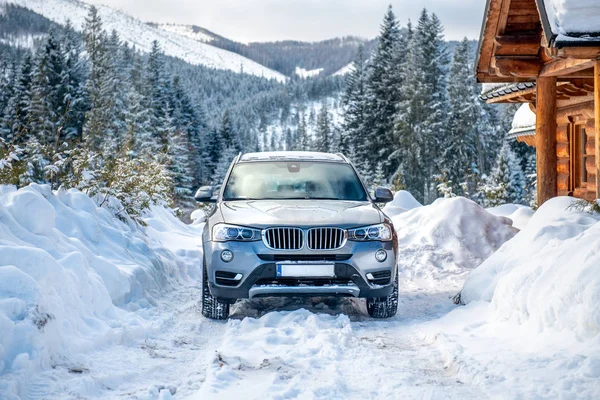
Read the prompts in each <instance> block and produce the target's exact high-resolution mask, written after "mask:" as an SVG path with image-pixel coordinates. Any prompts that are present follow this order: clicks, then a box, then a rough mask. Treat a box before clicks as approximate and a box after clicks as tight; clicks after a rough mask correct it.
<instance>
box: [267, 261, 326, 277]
mask: <svg viewBox="0 0 600 400" xmlns="http://www.w3.org/2000/svg"><path fill="white" fill-rule="evenodd" d="M334 276H335V265H334V264H323V263H321V264H285V263H282V264H277V277H278V278H279V277H292V278H331V277H334Z"/></svg>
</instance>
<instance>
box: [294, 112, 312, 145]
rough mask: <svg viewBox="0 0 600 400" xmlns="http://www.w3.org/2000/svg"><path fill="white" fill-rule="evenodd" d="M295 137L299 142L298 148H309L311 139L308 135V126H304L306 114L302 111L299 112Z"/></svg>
mask: <svg viewBox="0 0 600 400" xmlns="http://www.w3.org/2000/svg"><path fill="white" fill-rule="evenodd" d="M296 137H297V138H298V142H299V146H298V150H302V151H309V150H311V140H310V137H309V136H308V127H307V126H306V116H305V115H304V113H300V123H299V124H298V132H297V133H296Z"/></svg>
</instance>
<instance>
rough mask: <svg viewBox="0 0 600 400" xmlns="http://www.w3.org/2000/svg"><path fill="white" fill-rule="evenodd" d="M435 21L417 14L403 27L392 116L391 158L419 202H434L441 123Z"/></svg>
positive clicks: (442, 56)
mask: <svg viewBox="0 0 600 400" xmlns="http://www.w3.org/2000/svg"><path fill="white" fill-rule="evenodd" d="M445 46H446V45H445V42H444V39H443V28H442V26H441V23H440V21H439V19H438V18H437V17H436V16H435V14H433V15H431V16H430V15H429V14H428V12H427V10H425V9H423V11H422V12H421V16H420V18H419V22H418V24H417V27H416V29H415V30H414V31H413V30H412V27H411V26H410V25H409V29H408V49H407V53H406V64H405V68H404V69H403V70H404V76H403V79H404V80H403V85H402V93H401V101H400V102H399V104H398V107H397V110H396V126H395V127H396V135H397V137H398V142H399V143H400V146H399V149H398V151H397V153H396V155H397V156H398V157H399V159H400V162H401V168H400V169H399V171H401V173H402V174H403V179H404V181H405V184H406V187H407V190H409V191H410V192H411V193H412V194H413V195H414V196H415V197H416V198H417V199H418V200H419V201H425V202H430V201H432V200H433V199H434V198H435V197H436V196H437V192H436V190H435V186H436V183H435V176H437V175H438V174H439V170H437V168H438V165H439V164H440V162H439V161H440V160H439V158H440V154H439V151H440V149H441V148H442V146H443V145H442V142H443V138H444V135H445V126H446V122H447V104H446V79H447V73H446V71H447V64H448V60H447V50H446V47H445Z"/></svg>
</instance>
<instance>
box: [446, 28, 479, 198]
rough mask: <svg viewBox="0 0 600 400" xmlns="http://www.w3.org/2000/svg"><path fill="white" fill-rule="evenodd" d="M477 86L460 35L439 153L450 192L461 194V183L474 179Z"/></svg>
mask: <svg viewBox="0 0 600 400" xmlns="http://www.w3.org/2000/svg"><path fill="white" fill-rule="evenodd" d="M476 91H477V86H476V83H475V80H474V78H473V72H472V68H471V65H470V63H469V41H468V39H467V38H464V39H463V40H462V41H461V42H460V44H459V45H458V46H457V47H456V49H455V51H454V57H453V59H452V65H451V67H450V82H449V84H448V98H449V103H450V104H449V114H450V115H449V121H448V127H447V129H446V135H445V138H443V139H444V141H443V142H442V143H443V145H442V146H441V148H442V149H443V151H442V153H441V157H442V159H443V160H444V162H443V164H442V165H443V166H442V170H443V175H444V176H445V178H446V180H445V182H448V184H449V185H450V189H451V190H452V193H454V194H456V195H460V196H464V195H465V193H464V192H463V189H462V188H463V186H464V184H466V185H467V186H469V188H470V189H469V191H470V192H471V193H472V192H474V189H475V187H473V186H472V185H470V183H471V182H474V181H476V179H475V178H474V177H473V175H474V174H475V173H476V172H477V171H478V168H477V164H478V146H479V143H480V139H479V135H478V130H477V128H478V126H479V125H478V122H479V121H478V118H479V112H478V111H479V109H480V108H479V107H478V104H477V101H478V99H477V92H476Z"/></svg>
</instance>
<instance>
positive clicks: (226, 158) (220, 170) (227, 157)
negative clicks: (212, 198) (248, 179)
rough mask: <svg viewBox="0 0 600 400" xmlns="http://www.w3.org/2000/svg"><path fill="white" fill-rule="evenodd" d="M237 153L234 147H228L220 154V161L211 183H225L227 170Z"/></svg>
mask: <svg viewBox="0 0 600 400" xmlns="http://www.w3.org/2000/svg"><path fill="white" fill-rule="evenodd" d="M236 155H237V151H236V149H235V148H233V147H226V148H225V149H224V150H223V153H222V154H221V155H220V158H219V161H218V162H217V165H216V166H215V171H214V173H213V175H212V179H211V182H210V183H211V185H213V186H217V185H221V184H222V183H223V180H224V179H225V175H227V170H228V169H229V166H230V165H231V162H232V161H233V159H234V158H235V156H236Z"/></svg>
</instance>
